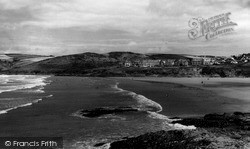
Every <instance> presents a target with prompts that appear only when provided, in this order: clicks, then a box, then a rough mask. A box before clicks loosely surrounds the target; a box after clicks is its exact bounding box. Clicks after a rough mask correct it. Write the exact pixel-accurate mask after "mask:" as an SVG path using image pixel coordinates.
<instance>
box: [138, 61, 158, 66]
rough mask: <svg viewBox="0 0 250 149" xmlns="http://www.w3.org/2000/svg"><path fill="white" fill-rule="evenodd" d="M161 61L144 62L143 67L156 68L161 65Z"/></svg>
mask: <svg viewBox="0 0 250 149" xmlns="http://www.w3.org/2000/svg"><path fill="white" fill-rule="evenodd" d="M160 61H161V60H142V67H155V66H159V65H160Z"/></svg>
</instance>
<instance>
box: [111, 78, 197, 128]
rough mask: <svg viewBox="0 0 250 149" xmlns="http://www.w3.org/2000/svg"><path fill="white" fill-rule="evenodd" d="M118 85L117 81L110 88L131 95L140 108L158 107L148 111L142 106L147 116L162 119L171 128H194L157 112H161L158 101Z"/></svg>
mask: <svg viewBox="0 0 250 149" xmlns="http://www.w3.org/2000/svg"><path fill="white" fill-rule="evenodd" d="M118 85H119V83H116V84H115V85H114V86H112V88H113V89H115V90H117V91H119V92H123V93H126V94H127V95H130V96H132V97H133V98H134V99H136V100H137V102H138V103H139V104H140V106H141V107H140V108H143V107H144V106H151V107H156V108H157V109H158V111H156V112H153V111H148V110H147V109H145V108H143V110H146V111H147V113H148V114H149V117H151V118H154V119H160V120H164V122H165V124H166V125H167V126H169V127H172V128H173V129H196V127H195V126H193V125H191V126H185V125H182V124H178V123H175V124H172V123H171V122H173V121H176V120H177V119H169V118H168V117H167V116H165V115H163V114H159V112H161V111H162V109H163V108H162V106H161V105H160V104H159V103H157V102H155V101H153V100H151V99H148V98H147V97H145V96H143V95H140V94H136V93H135V92H132V91H127V90H124V89H122V88H119V87H118Z"/></svg>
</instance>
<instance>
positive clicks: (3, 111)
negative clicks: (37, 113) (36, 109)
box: [0, 102, 33, 114]
mask: <svg viewBox="0 0 250 149" xmlns="http://www.w3.org/2000/svg"><path fill="white" fill-rule="evenodd" d="M32 104H33V103H32V102H31V103H26V104H22V105H18V106H15V107H12V108H9V109H5V110H1V111H0V114H6V113H8V112H9V111H11V110H15V109H17V108H21V107H27V106H31V105H32Z"/></svg>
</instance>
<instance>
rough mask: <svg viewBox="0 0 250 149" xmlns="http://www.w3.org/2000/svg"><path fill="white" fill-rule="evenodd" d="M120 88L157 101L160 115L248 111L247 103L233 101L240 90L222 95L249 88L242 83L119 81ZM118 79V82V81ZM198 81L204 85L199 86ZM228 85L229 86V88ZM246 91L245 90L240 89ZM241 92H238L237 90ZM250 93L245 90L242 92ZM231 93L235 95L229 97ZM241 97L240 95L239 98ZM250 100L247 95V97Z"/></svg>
mask: <svg viewBox="0 0 250 149" xmlns="http://www.w3.org/2000/svg"><path fill="white" fill-rule="evenodd" d="M119 79H120V81H121V82H122V83H121V85H120V87H121V88H124V89H127V90H133V91H135V92H136V93H139V94H143V95H144V96H146V97H147V98H150V99H152V100H154V101H155V102H158V103H159V104H160V105H161V106H162V107H163V111H162V112H161V113H162V114H164V115H167V116H170V117H175V116H178V117H193V116H195V117H196V116H203V115H205V114H208V113H225V112H226V113H230V112H235V111H241V112H250V102H249V101H248V100H245V99H241V98H236V97H238V96H236V95H239V94H240V92H239V90H234V92H222V91H224V90H225V88H226V89H230V90H233V88H232V87H238V86H240V85H241V86H242V85H244V87H246V86H247V87H248V85H249V86H250V81H249V80H248V81H249V84H247V83H246V81H244V79H239V80H233V79H231V80H228V79H222V81H221V80H220V79H219V78H217V79H215V78H213V79H209V80H207V78H167V77H166V78H165V77H163V78H158V77H152V78H150V77H145V78H125V79H123V78H119ZM119 79H118V80H119ZM201 81H203V82H205V85H204V84H201ZM229 85H230V86H229ZM244 89H247V88H243V90H244ZM240 91H241V90H240ZM245 93H246V94H247V93H249V92H248V91H246V92H245ZM230 94H234V96H233V97H230ZM239 97H240V95H239ZM248 97H249V98H250V96H248Z"/></svg>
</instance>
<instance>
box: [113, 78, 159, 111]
mask: <svg viewBox="0 0 250 149" xmlns="http://www.w3.org/2000/svg"><path fill="white" fill-rule="evenodd" d="M118 85H119V83H118V82H117V83H116V84H115V85H113V86H112V88H113V89H115V90H117V91H118V92H122V93H125V94H127V95H129V96H131V97H132V98H134V99H135V100H136V101H137V102H138V103H139V106H140V107H139V108H140V109H141V110H145V111H147V110H148V109H147V106H149V107H154V108H156V109H157V110H158V111H157V112H161V111H162V107H161V105H160V104H159V103H157V102H155V101H153V100H151V99H148V98H147V97H145V96H143V95H140V94H136V93H135V92H132V91H128V90H124V89H122V88H119V87H118Z"/></svg>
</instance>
